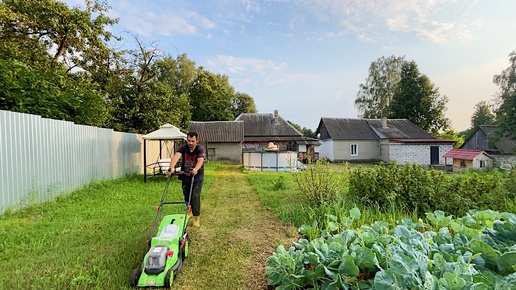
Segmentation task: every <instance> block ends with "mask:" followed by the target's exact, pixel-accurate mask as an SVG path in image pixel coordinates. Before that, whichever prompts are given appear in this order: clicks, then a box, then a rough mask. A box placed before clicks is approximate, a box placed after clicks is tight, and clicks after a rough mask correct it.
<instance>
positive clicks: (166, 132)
mask: <svg viewBox="0 0 516 290" xmlns="http://www.w3.org/2000/svg"><path fill="white" fill-rule="evenodd" d="M143 139H145V140H185V139H186V134H185V133H183V132H181V131H179V129H178V128H177V127H176V126H174V125H171V124H169V123H167V124H165V125H163V126H161V127H159V129H158V130H156V131H153V132H150V133H149V134H147V135H144V136H143Z"/></svg>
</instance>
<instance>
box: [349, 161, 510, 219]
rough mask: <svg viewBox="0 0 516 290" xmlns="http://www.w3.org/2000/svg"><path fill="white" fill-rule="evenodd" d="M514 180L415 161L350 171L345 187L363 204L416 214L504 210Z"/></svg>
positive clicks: (454, 213)
mask: <svg viewBox="0 0 516 290" xmlns="http://www.w3.org/2000/svg"><path fill="white" fill-rule="evenodd" d="M515 180H516V178H514V177H512V178H507V177H505V178H504V176H503V175H502V174H501V173H500V172H498V171H492V172H489V173H481V172H475V171H471V172H464V173H458V174H446V173H444V172H442V171H436V170H428V169H425V168H423V167H421V166H420V165H417V164H405V165H397V164H379V165H376V166H375V167H373V168H367V169H363V168H358V169H357V170H354V171H352V172H351V173H350V189H349V191H350V196H353V197H354V198H355V199H357V200H359V201H361V202H362V203H364V204H365V205H369V206H371V205H376V206H378V207H380V208H381V209H384V210H386V209H387V208H388V207H389V206H390V205H392V204H395V205H397V206H399V207H400V208H403V209H405V210H406V211H409V212H416V213H417V214H419V215H423V214H424V213H425V212H428V211H433V210H436V209H440V210H443V211H445V212H446V213H448V214H452V215H463V214H464V213H466V212H467V211H468V210H469V209H473V208H475V209H487V208H491V209H495V210H506V208H505V207H506V204H507V203H506V202H505V201H506V200H508V199H511V198H514V196H515V194H514V192H513V191H515V190H514V185H515V184H516V181H515Z"/></svg>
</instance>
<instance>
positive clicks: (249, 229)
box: [174, 165, 292, 290]
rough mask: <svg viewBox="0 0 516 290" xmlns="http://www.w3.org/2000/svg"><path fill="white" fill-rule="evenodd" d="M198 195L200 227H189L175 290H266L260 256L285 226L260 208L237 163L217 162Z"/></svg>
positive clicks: (284, 240) (284, 237) (281, 237)
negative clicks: (211, 178) (211, 177)
mask: <svg viewBox="0 0 516 290" xmlns="http://www.w3.org/2000/svg"><path fill="white" fill-rule="evenodd" d="M215 176H216V178H215V180H214V181H213V184H212V185H211V187H210V189H209V190H206V191H204V190H203V193H202V208H201V228H200V229H195V228H193V227H190V237H191V240H190V249H191V252H190V256H189V257H188V258H187V261H186V262H185V265H184V268H183V270H182V272H181V274H180V275H179V276H178V279H177V280H176V282H175V285H174V286H175V288H176V289H201V290H202V289H267V283H268V279H267V277H266V275H265V267H266V259H267V258H268V257H269V256H270V255H271V254H272V253H273V252H274V251H275V250H276V248H277V246H278V245H279V244H286V245H289V244H290V243H291V240H292V239H290V240H289V237H288V231H287V229H286V228H285V227H284V226H282V225H281V224H280V223H279V222H278V221H277V219H275V218H273V217H272V214H271V213H270V212H269V211H267V210H266V209H264V207H263V206H262V205H261V204H260V200H259V198H258V196H257V193H256V191H255V190H254V189H253V188H252V187H251V186H250V184H249V182H248V180H247V178H246V176H245V175H244V174H243V173H242V172H241V169H240V167H239V166H234V165H221V166H220V167H219V169H218V170H217V173H216V174H215Z"/></svg>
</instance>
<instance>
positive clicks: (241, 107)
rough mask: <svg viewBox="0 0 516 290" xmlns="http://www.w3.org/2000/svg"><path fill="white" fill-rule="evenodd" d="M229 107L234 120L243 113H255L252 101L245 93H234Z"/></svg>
mask: <svg viewBox="0 0 516 290" xmlns="http://www.w3.org/2000/svg"><path fill="white" fill-rule="evenodd" d="M231 107H232V112H233V118H235V119H236V118H237V117H238V116H240V114H243V113H256V112H257V110H256V106H255V104H254V99H253V98H252V97H251V96H250V95H248V94H246V93H240V92H237V93H235V94H234V95H233V98H232V99H231Z"/></svg>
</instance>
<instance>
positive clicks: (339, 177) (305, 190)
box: [292, 160, 349, 206]
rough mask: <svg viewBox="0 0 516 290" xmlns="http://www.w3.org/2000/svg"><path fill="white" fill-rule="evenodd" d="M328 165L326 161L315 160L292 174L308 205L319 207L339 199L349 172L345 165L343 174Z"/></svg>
mask: <svg viewBox="0 0 516 290" xmlns="http://www.w3.org/2000/svg"><path fill="white" fill-rule="evenodd" d="M328 165H329V164H328V162H327V161H323V160H317V161H316V162H309V163H308V165H307V168H306V170H304V171H301V172H293V173H292V176H293V179H294V181H295V183H296V185H297V188H298V189H299V191H300V192H301V193H302V194H303V196H304V197H305V198H306V199H307V200H308V202H309V204H310V205H313V206H319V205H321V204H324V203H327V202H332V201H334V200H336V199H337V198H339V197H340V194H341V191H342V189H343V187H344V185H345V183H344V182H345V180H346V175H347V172H348V171H349V170H348V168H347V165H346V167H345V169H344V172H340V171H339V170H334V169H332V168H330V167H329V166H328Z"/></svg>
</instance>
